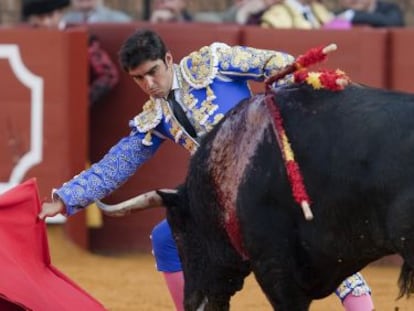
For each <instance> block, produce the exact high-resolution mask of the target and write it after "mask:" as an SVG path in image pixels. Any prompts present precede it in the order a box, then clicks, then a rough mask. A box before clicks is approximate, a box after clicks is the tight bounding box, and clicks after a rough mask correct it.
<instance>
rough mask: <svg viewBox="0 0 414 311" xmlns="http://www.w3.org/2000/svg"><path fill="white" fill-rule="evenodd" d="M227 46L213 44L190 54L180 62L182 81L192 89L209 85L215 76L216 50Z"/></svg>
mask: <svg viewBox="0 0 414 311" xmlns="http://www.w3.org/2000/svg"><path fill="white" fill-rule="evenodd" d="M220 46H227V45H225V44H224V43H213V44H212V45H210V46H204V47H202V48H201V49H200V50H198V51H195V52H192V53H191V54H190V55H188V56H186V57H184V58H183V59H182V60H181V62H180V67H181V71H182V74H183V78H184V80H185V81H186V82H187V83H188V84H189V85H190V86H191V87H193V88H195V89H201V88H204V87H206V86H207V85H209V84H211V83H212V81H213V79H214V78H215V77H216V74H217V65H218V56H217V53H216V48H218V47H220Z"/></svg>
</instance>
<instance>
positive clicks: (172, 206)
mask: <svg viewBox="0 0 414 311" xmlns="http://www.w3.org/2000/svg"><path fill="white" fill-rule="evenodd" d="M185 193H186V192H185V188H184V187H183V186H180V187H178V189H177V191H176V192H167V191H163V190H157V194H158V195H159V196H160V197H161V198H162V201H163V203H164V206H165V207H166V208H167V209H169V210H175V211H180V212H181V213H183V212H185V211H186V210H187V205H188V201H187V197H186V195H185Z"/></svg>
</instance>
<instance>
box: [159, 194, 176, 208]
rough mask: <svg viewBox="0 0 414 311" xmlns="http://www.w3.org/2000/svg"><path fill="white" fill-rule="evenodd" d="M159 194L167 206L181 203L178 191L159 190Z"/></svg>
mask: <svg viewBox="0 0 414 311" xmlns="http://www.w3.org/2000/svg"><path fill="white" fill-rule="evenodd" d="M157 194H158V195H159V196H160V197H161V198H162V202H163V203H164V205H165V206H166V207H170V206H177V205H178V203H179V197H180V195H179V193H178V192H166V191H163V190H157Z"/></svg>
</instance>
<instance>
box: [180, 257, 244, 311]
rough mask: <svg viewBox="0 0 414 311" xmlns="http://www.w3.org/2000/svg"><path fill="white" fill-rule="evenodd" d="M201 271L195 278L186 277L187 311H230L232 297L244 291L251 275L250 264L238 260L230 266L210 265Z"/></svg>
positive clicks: (233, 261)
mask: <svg viewBox="0 0 414 311" xmlns="http://www.w3.org/2000/svg"><path fill="white" fill-rule="evenodd" d="M212 261H213V260H212ZM212 261H210V263H211V262H212ZM222 264H223V263H222ZM201 271H202V272H201V273H200V274H199V275H197V277H195V278H194V275H192V276H188V277H186V283H185V293H184V296H185V297H184V307H185V310H186V311H227V310H229V309H230V299H231V297H232V296H233V295H234V294H235V293H236V292H237V291H239V290H241V289H242V287H243V283H244V279H245V277H246V276H247V275H248V274H249V273H250V271H251V267H250V262H247V261H242V260H241V259H240V258H237V260H232V261H231V262H230V264H229V265H228V266H227V265H225V266H218V265H210V266H205V267H204V268H203V269H202V270H201ZM184 275H185V274H184Z"/></svg>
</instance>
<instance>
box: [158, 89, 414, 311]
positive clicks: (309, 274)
mask: <svg viewBox="0 0 414 311" xmlns="http://www.w3.org/2000/svg"><path fill="white" fill-rule="evenodd" d="M274 98H275V101H276V103H277V105H278V107H279V109H280V112H281V114H282V116H283V119H284V127H285V130H286V133H287V136H288V138H289V140H290V143H291V146H292V149H293V151H294V153H295V158H296V160H297V162H298V163H299V165H300V168H301V171H302V175H303V179H304V183H305V185H306V189H307V191H308V193H309V196H310V198H311V200H312V204H311V208H312V211H313V214H314V219H313V220H311V221H307V220H305V219H304V217H303V214H302V211H301V209H300V208H299V207H298V205H297V204H296V203H295V202H294V200H293V197H292V189H291V187H290V184H289V181H288V178H287V175H286V169H285V166H284V162H283V159H282V155H281V151H280V149H279V147H278V143H277V140H276V136H275V131H274V130H273V127H272V122H273V121H272V118H271V117H270V114H269V111H268V109H267V108H266V105H265V104H264V97H263V95H257V96H255V97H253V98H252V99H251V100H249V101H245V102H242V103H241V104H240V105H239V106H238V107H236V108H235V109H234V110H233V111H232V112H231V113H230V114H229V115H228V116H227V117H226V118H225V119H224V120H223V121H222V122H221V123H220V124H219V125H218V126H217V127H216V128H215V129H214V130H213V131H212V132H210V133H209V134H208V135H207V136H206V137H205V139H204V140H203V142H202V144H201V146H200V148H199V150H198V151H197V152H196V154H195V155H194V157H193V158H192V161H191V164H190V168H189V173H188V176H187V179H186V181H185V184H184V185H183V186H182V187H181V188H180V189H179V192H178V194H167V193H162V192H159V193H160V194H161V196H162V198H163V200H164V202H165V204H166V206H167V218H168V221H169V223H170V225H171V227H172V230H173V232H174V237H175V239H176V243H177V246H178V248H179V253H180V256H181V259H182V263H183V270H184V275H185V280H186V284H185V307H186V310H196V309H197V308H199V307H200V310H203V309H202V308H201V306H203V307H204V310H227V309H228V308H229V300H230V297H231V296H232V295H233V294H234V293H235V292H236V291H237V290H240V289H241V288H242V285H243V280H244V278H245V276H246V275H247V274H248V273H249V272H250V271H253V273H254V275H255V277H256V279H257V281H258V283H259V284H260V286H261V288H262V290H263V291H264V292H265V294H266V296H267V298H268V300H269V301H270V303H271V304H272V306H273V307H274V309H275V310H279V311H283V310H289V311H292V310H308V308H309V305H310V303H311V301H312V300H313V299H318V298H322V297H325V296H327V295H329V294H331V293H332V292H333V291H334V290H335V289H336V287H337V286H338V285H339V284H340V282H341V281H342V280H344V279H345V278H346V277H348V276H349V275H351V274H353V273H355V272H357V271H359V270H360V269H362V268H363V267H364V266H366V265H367V264H368V263H370V262H372V261H374V260H377V259H379V258H381V257H383V256H385V255H389V254H400V255H401V256H402V257H403V259H404V265H403V267H402V270H401V275H400V280H399V285H400V292H401V295H409V294H410V293H411V292H413V289H414V273H413V268H414V95H410V94H402V93H397V92H389V91H385V90H379V89H374V88H370V87H361V86H358V85H350V86H348V87H346V88H345V90H343V91H340V92H332V91H328V90H314V89H312V88H311V87H309V86H307V85H303V84H302V85H292V86H288V87H284V88H281V89H279V90H278V91H277V92H276V93H275V95H274ZM232 211H235V214H234V215H233V216H235V217H236V219H237V220H238V222H239V224H240V232H239V234H240V238H241V244H242V246H243V250H244V251H245V252H246V253H247V254H248V257H249V259H248V260H243V258H242V257H241V256H240V254H239V252H237V251H236V250H235V248H234V247H233V244H232V243H231V242H230V240H229V235H228V232H227V231H226V230H225V229H224V224H225V223H226V221H228V217H232V215H231V213H232ZM235 234H236V235H237V234H238V233H237V232H236V233H235Z"/></svg>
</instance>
